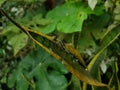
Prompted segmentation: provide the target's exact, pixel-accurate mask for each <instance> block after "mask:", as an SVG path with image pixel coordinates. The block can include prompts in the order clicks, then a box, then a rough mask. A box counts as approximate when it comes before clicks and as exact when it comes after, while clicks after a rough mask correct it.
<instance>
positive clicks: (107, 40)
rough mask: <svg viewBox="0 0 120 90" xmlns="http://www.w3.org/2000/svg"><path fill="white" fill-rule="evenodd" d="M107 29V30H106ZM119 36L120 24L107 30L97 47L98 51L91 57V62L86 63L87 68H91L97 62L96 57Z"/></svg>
mask: <svg viewBox="0 0 120 90" xmlns="http://www.w3.org/2000/svg"><path fill="white" fill-rule="evenodd" d="M108 31H109V30H108ZM108 31H106V32H108ZM118 36H120V26H116V27H115V28H113V29H112V30H111V31H109V32H108V33H107V34H106V35H105V36H104V39H102V41H101V43H100V44H101V45H100V47H99V51H98V53H97V54H96V55H95V56H94V57H93V59H92V60H91V62H90V63H89V65H88V69H89V70H92V67H94V65H95V62H97V59H98V58H99V56H100V55H101V54H102V53H103V52H104V50H105V49H106V48H107V47H108V46H109V45H111V44H112V43H113V42H114V41H115V40H116V39H117V38H118Z"/></svg>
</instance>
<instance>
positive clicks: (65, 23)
mask: <svg viewBox="0 0 120 90" xmlns="http://www.w3.org/2000/svg"><path fill="white" fill-rule="evenodd" d="M85 19H87V14H86V13H84V12H81V13H74V14H71V15H68V16H67V17H64V18H63V19H62V20H61V22H60V23H58V26H57V29H58V31H60V32H64V33H73V32H77V31H81V30H82V24H83V22H84V20H85Z"/></svg>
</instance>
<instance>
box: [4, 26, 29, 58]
mask: <svg viewBox="0 0 120 90" xmlns="http://www.w3.org/2000/svg"><path fill="white" fill-rule="evenodd" d="M2 33H3V34H4V35H6V36H7V38H8V40H9V41H10V43H11V45H12V47H13V51H14V56H15V55H16V54H17V53H18V52H19V51H20V50H21V49H22V48H23V47H24V46H25V45H26V44H27V39H28V36H27V35H25V34H24V33H20V32H19V29H18V28H16V27H14V26H8V27H7V28H5V30H4V31H3V32H2Z"/></svg>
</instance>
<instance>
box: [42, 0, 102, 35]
mask: <svg viewBox="0 0 120 90" xmlns="http://www.w3.org/2000/svg"><path fill="white" fill-rule="evenodd" d="M86 6H87V5H86V4H84V3H81V2H72V3H70V2H67V3H65V4H63V5H61V6H58V7H56V8H54V9H53V10H51V11H49V12H48V13H47V15H46V18H45V19H48V20H49V21H51V23H50V24H49V25H46V26H44V27H42V30H41V32H43V33H46V34H47V33H51V32H53V31H54V30H55V29H56V28H57V30H58V31H60V32H64V33H73V32H78V31H81V30H82V26H83V22H84V21H85V20H86V19H87V17H88V15H89V14H95V15H100V14H101V13H102V10H103V9H102V8H101V7H98V8H96V9H95V10H94V11H92V10H91V9H90V8H89V7H86Z"/></svg>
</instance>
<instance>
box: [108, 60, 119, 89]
mask: <svg viewBox="0 0 120 90" xmlns="http://www.w3.org/2000/svg"><path fill="white" fill-rule="evenodd" d="M113 65H114V68H115V69H113V70H115V71H113V73H112V77H111V78H110V81H109V86H110V87H111V88H113V89H114V90H119V89H120V86H119V85H120V82H119V78H118V75H117V73H118V66H117V63H116V62H115V61H114V62H113Z"/></svg>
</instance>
